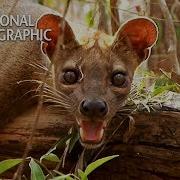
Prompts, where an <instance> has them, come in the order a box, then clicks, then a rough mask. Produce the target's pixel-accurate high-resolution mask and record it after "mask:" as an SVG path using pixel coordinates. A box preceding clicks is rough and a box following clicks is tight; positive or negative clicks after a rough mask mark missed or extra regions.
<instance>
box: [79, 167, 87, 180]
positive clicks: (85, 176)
mask: <svg viewBox="0 0 180 180" xmlns="http://www.w3.org/2000/svg"><path fill="white" fill-rule="evenodd" d="M78 175H79V177H80V178H81V180H88V178H87V175H86V174H85V173H84V172H83V171H82V170H80V169H78Z"/></svg>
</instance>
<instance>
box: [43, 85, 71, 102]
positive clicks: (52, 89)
mask: <svg viewBox="0 0 180 180" xmlns="http://www.w3.org/2000/svg"><path fill="white" fill-rule="evenodd" d="M46 88H48V89H49V90H51V91H52V92H53V91H55V92H56V93H57V94H59V95H62V96H64V97H65V98H67V99H68V98H69V97H68V96H67V95H65V94H64V93H62V92H60V91H58V90H57V89H55V88H53V87H51V86H49V85H47V84H46V86H45V89H46Z"/></svg>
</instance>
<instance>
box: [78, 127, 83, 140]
mask: <svg viewBox="0 0 180 180" xmlns="http://www.w3.org/2000/svg"><path fill="white" fill-rule="evenodd" d="M79 132H80V136H81V138H82V139H83V137H84V133H83V129H82V128H80V129H79Z"/></svg>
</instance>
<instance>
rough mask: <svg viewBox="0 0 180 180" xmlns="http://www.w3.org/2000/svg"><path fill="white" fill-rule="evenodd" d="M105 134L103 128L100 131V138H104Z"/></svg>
mask: <svg viewBox="0 0 180 180" xmlns="http://www.w3.org/2000/svg"><path fill="white" fill-rule="evenodd" d="M103 135H104V129H101V132H100V138H101V139H102V137H103Z"/></svg>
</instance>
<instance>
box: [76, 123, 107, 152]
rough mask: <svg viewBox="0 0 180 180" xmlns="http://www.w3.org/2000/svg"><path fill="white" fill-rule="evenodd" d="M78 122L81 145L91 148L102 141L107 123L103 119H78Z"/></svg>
mask: <svg viewBox="0 0 180 180" xmlns="http://www.w3.org/2000/svg"><path fill="white" fill-rule="evenodd" d="M78 124H79V126H80V128H79V132H80V137H81V143H82V145H84V146H86V147H90V146H91V147H90V148H93V146H98V145H99V144H101V143H102V140H103V137H104V130H105V128H106V124H107V123H106V122H105V121H97V122H93V121H80V122H79V123H78Z"/></svg>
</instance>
